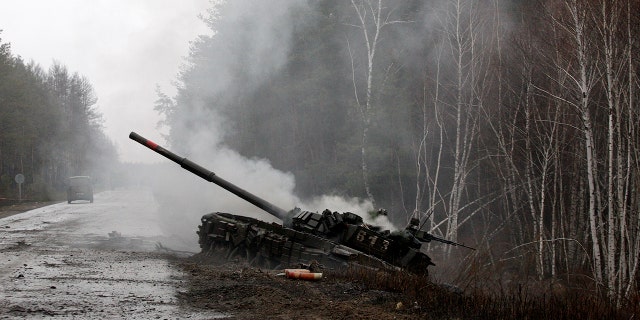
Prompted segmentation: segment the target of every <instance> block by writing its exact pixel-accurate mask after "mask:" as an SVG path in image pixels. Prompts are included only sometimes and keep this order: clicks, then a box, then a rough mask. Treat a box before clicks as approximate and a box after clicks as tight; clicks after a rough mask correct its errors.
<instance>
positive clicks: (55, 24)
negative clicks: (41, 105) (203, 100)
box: [0, 0, 210, 162]
mask: <svg viewBox="0 0 640 320" xmlns="http://www.w3.org/2000/svg"><path fill="white" fill-rule="evenodd" d="M208 7H209V0H91V1H87V0H1V1H0V29H2V30H3V31H2V33H0V38H1V39H2V42H3V43H10V44H11V52H12V53H13V55H15V56H20V57H22V58H23V60H24V61H25V62H29V61H31V60H33V61H35V62H36V63H37V64H39V65H41V66H42V67H43V68H44V69H45V70H48V68H49V67H50V66H51V64H52V62H53V61H54V60H55V61H57V62H59V63H61V64H62V65H65V66H66V67H67V68H68V69H69V72H72V73H73V72H77V73H79V74H81V75H83V76H85V77H87V78H88V80H89V81H90V82H91V84H93V87H94V89H95V91H96V95H97V97H98V102H97V107H98V110H99V111H100V113H102V115H103V117H104V127H105V132H106V133H107V135H108V136H109V137H110V138H111V140H112V141H113V142H114V143H115V144H116V146H117V147H118V150H119V153H120V159H121V160H122V161H127V162H158V161H160V160H161V157H159V156H158V155H157V154H155V153H153V152H149V150H147V149H146V148H143V147H142V146H140V145H138V144H137V143H135V142H133V141H132V140H129V138H128V136H129V132H131V131H136V132H138V133H139V134H141V135H143V136H145V137H147V138H149V139H152V140H154V141H156V142H159V143H163V142H164V141H163V140H162V139H161V137H160V133H159V132H158V130H157V129H156V125H157V122H158V120H159V116H158V115H157V113H156V112H155V111H154V110H153V104H154V101H155V100H156V98H157V96H156V94H155V87H156V85H159V86H160V88H161V89H162V90H163V91H164V92H165V93H167V94H169V95H170V96H173V95H174V92H175V88H174V86H173V85H172V82H173V81H174V80H175V79H176V75H177V73H178V71H179V67H180V65H181V64H182V63H183V62H184V57H186V56H187V54H188V52H189V42H190V41H192V40H194V39H195V38H196V37H197V36H198V35H200V34H210V31H209V30H208V28H207V27H206V26H205V24H204V23H203V22H202V21H201V20H200V19H199V18H198V15H199V14H205V13H206V9H207V8H208Z"/></svg>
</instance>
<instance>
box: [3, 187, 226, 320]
mask: <svg viewBox="0 0 640 320" xmlns="http://www.w3.org/2000/svg"><path fill="white" fill-rule="evenodd" d="M157 214H158V204H157V202H156V201H155V199H154V198H153V196H152V194H151V192H149V191H147V190H144V189H126V190H114V191H106V192H101V193H98V194H96V195H95V201H94V203H89V202H82V201H77V202H74V203H71V204H67V203H66V202H63V203H58V204H54V205H51V206H47V207H42V208H39V209H35V210H32V211H28V212H24V213H21V214H17V215H13V216H10V217H6V218H2V219H0V319H13V318H29V319H39V318H50V317H55V318H58V319H96V318H108V319H113V318H116V319H124V318H126V319H211V318H222V317H224V315H222V314H220V313H216V312H213V311H210V312H208V311H206V310H204V311H203V310H201V309H190V308H189V307H188V306H183V305H180V304H179V303H178V299H177V298H176V295H177V294H178V293H179V292H181V291H182V290H184V286H186V280H185V279H186V275H185V274H183V272H182V271H180V270H179V269H177V268H175V267H173V266H172V264H171V262H170V260H171V256H172V255H171V254H169V253H167V252H166V250H158V248H159V247H158V244H161V245H162V247H160V248H163V247H164V248H172V249H181V248H180V246H181V241H182V242H184V240H181V239H177V238H175V236H167V235H165V232H163V231H162V229H163V228H162V227H161V226H160V225H159V224H158V223H157V222H158V221H160V220H161V219H157ZM195 223H196V224H197V222H195ZM195 227H196V225H194V230H195ZM185 247H187V245H185ZM192 247H193V246H192V244H191V248H192ZM163 251H164V252H163Z"/></svg>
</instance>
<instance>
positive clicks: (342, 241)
mask: <svg viewBox="0 0 640 320" xmlns="http://www.w3.org/2000/svg"><path fill="white" fill-rule="evenodd" d="M129 138H131V139H132V140H134V141H136V142H138V143H140V144H142V145H143V146H145V147H147V148H149V149H151V150H153V151H155V152H157V153H158V154H160V155H162V156H164V157H165V158H167V159H169V160H171V161H173V162H175V163H177V164H179V165H180V166H181V167H182V168H184V169H185V170H187V171H189V172H191V173H193V174H195V175H197V176H199V177H201V178H203V179H205V180H207V181H209V182H212V183H214V184H216V185H218V186H220V187H222V188H224V189H225V190H227V191H229V192H231V193H233V194H235V195H236V196H238V197H240V198H242V199H244V200H245V201H247V202H249V203H251V204H253V205H255V206H256V207H258V208H259V209H261V210H263V211H265V212H267V213H269V214H271V215H273V216H275V217H277V218H279V219H280V220H282V223H281V224H280V223H267V222H265V221H261V220H258V219H255V218H251V217H248V216H247V215H240V214H232V213H225V212H213V213H208V214H205V215H204V216H202V219H201V221H200V222H201V223H200V225H199V226H198V231H197V234H198V242H199V244H200V248H201V250H202V254H205V255H214V254H215V255H223V256H224V257H225V258H227V259H233V258H236V257H241V258H244V259H246V260H247V261H248V262H249V263H250V264H252V265H257V266H262V267H265V268H273V269H282V268H287V267H299V266H300V265H304V266H310V265H314V266H318V265H320V266H322V267H324V268H343V267H362V268H370V269H384V270H406V271H408V272H411V273H415V274H428V268H429V267H430V266H435V264H434V263H433V262H432V261H431V258H430V257H429V256H428V255H427V254H426V253H425V252H423V251H424V250H423V247H422V246H423V245H424V243H427V242H430V241H439V242H442V243H445V244H449V245H454V246H461V247H465V248H468V249H472V250H475V249H473V248H471V247H467V246H465V245H463V244H460V243H456V242H453V241H449V240H446V239H441V238H438V237H435V236H433V235H431V234H429V233H427V232H425V231H422V230H420V228H419V221H418V220H417V219H412V220H411V222H410V223H409V225H408V226H407V227H406V228H404V229H402V230H395V231H389V230H381V228H380V227H377V226H373V225H369V224H367V223H365V222H364V221H363V219H362V217H361V216H359V215H357V214H355V213H352V212H337V211H331V210H329V209H326V210H324V211H323V212H321V213H318V212H311V211H305V210H302V209H300V208H294V209H292V210H288V211H287V210H284V209H282V208H279V207H278V206H276V205H274V204H272V203H270V202H268V201H267V200H264V199H262V198H260V197H258V196H256V195H254V194H252V193H250V192H248V191H246V190H244V189H242V188H240V187H238V186H236V185H234V184H233V183H231V182H229V181H226V180H224V179H222V178H221V177H219V176H217V175H216V174H215V173H214V172H212V171H210V170H207V169H205V168H203V167H202V166H200V165H198V164H196V163H194V162H193V161H191V160H189V159H187V158H183V157H180V156H178V155H176V154H175V153H173V152H171V151H169V150H167V149H165V148H163V147H161V146H159V145H158V144H156V143H154V142H152V141H151V140H148V139H146V138H144V137H142V136H140V135H139V134H137V133H135V132H131V133H130V134H129ZM379 213H380V214H386V211H384V210H380V211H379Z"/></svg>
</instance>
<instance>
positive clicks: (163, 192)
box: [143, 0, 395, 251]
mask: <svg viewBox="0 0 640 320" xmlns="http://www.w3.org/2000/svg"><path fill="white" fill-rule="evenodd" d="M305 6H307V4H306V3H305V2H302V1H298V0H276V1H268V2H267V1H258V2H256V1H249V0H237V1H229V2H227V3H224V5H223V6H221V7H218V6H214V7H213V8H212V9H211V10H210V11H209V13H210V16H209V17H208V19H205V20H206V21H208V23H209V24H210V25H211V26H212V28H215V30H216V32H215V34H214V35H213V38H212V39H209V40H213V41H215V43H217V44H220V45H219V46H217V47H216V49H215V50H208V51H206V52H199V53H198V54H197V56H195V57H194V56H192V57H191V58H192V59H194V58H197V59H211V60H212V61H216V63H215V66H214V67H213V68H215V69H214V70H190V72H192V74H191V75H192V76H193V75H196V77H197V78H198V79H199V81H200V82H201V84H200V87H201V88H202V90H203V91H205V92H203V95H204V96H209V97H218V101H220V102H221V103H224V102H225V101H226V100H227V99H229V97H231V98H233V97H235V96H237V95H241V94H246V92H244V93H239V92H236V90H237V86H234V84H235V83H237V82H238V81H243V86H242V87H243V88H245V90H246V88H247V82H249V84H250V85H249V86H248V87H250V88H256V87H258V86H259V85H260V84H261V83H263V82H265V81H269V77H270V75H272V74H273V73H274V72H275V71H277V70H278V69H279V68H281V67H282V66H283V65H284V64H285V62H286V61H285V59H286V58H287V56H288V54H289V49H290V44H289V43H290V39H291V35H292V30H293V28H294V27H295V23H294V21H293V20H294V19H295V17H294V16H293V15H294V14H293V12H294V11H295V10H297V9H301V8H304V7H305ZM298 23H300V22H298ZM196 47H197V44H196ZM196 51H198V50H196ZM238 70H241V72H238ZM238 73H240V79H239V78H238V76H237V75H238ZM198 75H199V76H198ZM176 100H177V101H178V102H180V101H183V100H180V97H178V99H176ZM188 103H189V105H188V111H187V112H185V114H183V115H181V116H182V117H184V119H183V121H180V123H182V124H183V126H180V127H172V131H174V130H175V131H179V132H181V134H180V136H188V137H189V139H188V140H187V141H179V142H176V141H173V144H172V145H171V146H170V150H172V151H174V152H175V153H179V154H180V155H181V156H183V157H187V158H188V159H189V160H191V161H193V162H195V163H198V164H199V165H201V166H202V167H205V168H207V169H209V170H212V171H214V172H215V173H216V174H218V176H219V177H221V178H223V179H225V180H227V181H229V182H231V183H233V184H235V185H237V186H238V187H240V188H242V189H244V190H246V191H248V192H250V193H252V194H254V195H256V196H258V197H260V198H263V199H265V200H267V201H268V202H271V203H272V204H274V205H276V206H278V207H280V208H282V209H284V210H287V211H288V210H291V209H293V208H295V207H299V208H301V209H302V210H308V211H316V212H321V211H323V210H324V209H330V210H331V211H338V212H345V211H349V212H353V213H356V214H359V215H360V216H362V217H363V218H364V219H365V221H366V222H368V223H371V224H376V225H381V226H382V227H385V228H388V229H395V228H394V227H393V226H392V225H391V223H390V222H389V221H388V219H386V217H385V216H381V217H378V219H377V220H375V221H372V220H371V219H369V215H368V212H369V211H371V210H372V209H373V206H372V204H371V203H370V202H368V201H363V200H360V199H355V198H343V197H340V196H337V195H321V196H318V197H315V198H313V199H311V200H309V201H303V200H301V199H300V198H299V197H297V196H296V195H295V193H294V189H295V177H294V176H293V174H291V173H290V172H282V171H280V170H277V169H275V168H274V167H273V166H272V165H271V164H270V162H269V160H268V159H257V158H246V157H244V156H242V155H241V154H239V153H238V152H236V151H235V150H232V149H230V148H229V147H228V146H226V145H225V144H224V143H223V135H224V134H230V132H233V124H230V123H229V122H228V121H227V120H226V119H225V118H224V116H223V115H222V114H221V112H219V111H218V110H216V109H215V108H214V107H213V106H210V105H204V104H203V103H202V102H201V101H189V102H188ZM143 135H144V134H143ZM264 138H265V139H269V137H264ZM183 152H184V154H182V153H183ZM157 169H160V171H161V174H156V175H155V176H147V177H148V179H149V180H151V181H152V183H151V185H153V186H154V190H153V191H154V195H155V197H156V199H157V200H158V201H159V203H160V217H159V219H160V220H161V222H162V223H161V224H162V225H163V226H164V229H165V231H166V232H167V233H168V234H172V235H175V236H181V237H186V238H187V239H186V240H185V242H190V243H193V245H194V248H193V250H194V251H196V250H198V248H197V247H195V246H196V244H197V241H196V240H195V238H196V234H195V228H196V227H197V225H198V224H199V223H200V218H201V217H202V215H203V214H205V213H209V212H229V213H234V214H240V215H245V216H251V217H255V218H258V219H261V220H264V221H267V222H280V220H279V219H277V218H276V217H273V216H271V215H269V214H267V213H265V212H263V211H262V210H261V209H259V208H257V207H255V206H253V205H251V204H249V203H247V202H245V201H244V200H242V199H240V198H238V197H236V196H235V195H233V194H231V193H230V192H228V191H226V190H223V189H222V188H221V187H219V186H216V185H213V184H211V183H209V182H206V181H205V180H203V179H201V178H199V177H197V176H195V175H193V174H191V173H189V172H187V171H185V170H183V169H180V168H179V167H178V166H177V165H175V164H173V163H171V164H168V165H167V164H164V165H161V166H158V168H157Z"/></svg>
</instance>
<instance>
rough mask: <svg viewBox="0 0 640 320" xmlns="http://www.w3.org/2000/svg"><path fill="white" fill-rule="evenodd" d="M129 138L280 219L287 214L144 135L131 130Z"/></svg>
mask: <svg viewBox="0 0 640 320" xmlns="http://www.w3.org/2000/svg"><path fill="white" fill-rule="evenodd" d="M129 138H130V139H131V140H134V141H136V142H138V143H140V144H141V145H143V146H145V147H147V148H149V149H151V150H153V151H155V152H157V153H159V154H160V155H162V156H163V157H165V158H167V159H169V160H171V161H173V162H175V163H177V164H179V165H180V166H181V167H182V168H184V169H185V170H187V171H189V172H191V173H193V174H195V175H197V176H199V177H200V178H202V179H205V180H207V181H209V182H213V183H215V184H217V185H218V186H220V187H222V188H223V189H225V190H227V191H229V192H231V193H233V194H235V195H236V196H238V197H240V198H242V199H244V200H246V201H247V202H249V203H251V204H253V205H254V206H256V207H258V208H260V209H262V210H264V211H266V212H267V213H270V214H272V215H274V216H276V217H278V218H280V219H283V220H284V218H285V216H286V215H287V211H286V210H283V209H281V208H279V207H278V206H276V205H274V204H272V203H270V202H268V201H266V200H264V199H262V198H260V197H258V196H256V195H254V194H252V193H250V192H248V191H246V190H244V189H242V188H240V187H238V186H236V185H234V184H233V183H231V182H229V181H226V180H224V179H222V178H220V177H218V176H217V175H216V174H215V173H213V172H212V171H210V170H207V169H205V168H203V167H202V166H200V165H198V164H197V163H195V162H193V161H191V160H189V159H187V158H184V157H181V156H179V155H177V154H175V153H173V152H171V151H169V150H167V149H165V148H163V147H161V146H159V145H158V144H157V143H155V142H153V141H151V140H148V139H146V138H144V137H142V136H141V135H139V134H137V133H135V132H131V133H130V134H129Z"/></svg>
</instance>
